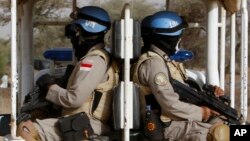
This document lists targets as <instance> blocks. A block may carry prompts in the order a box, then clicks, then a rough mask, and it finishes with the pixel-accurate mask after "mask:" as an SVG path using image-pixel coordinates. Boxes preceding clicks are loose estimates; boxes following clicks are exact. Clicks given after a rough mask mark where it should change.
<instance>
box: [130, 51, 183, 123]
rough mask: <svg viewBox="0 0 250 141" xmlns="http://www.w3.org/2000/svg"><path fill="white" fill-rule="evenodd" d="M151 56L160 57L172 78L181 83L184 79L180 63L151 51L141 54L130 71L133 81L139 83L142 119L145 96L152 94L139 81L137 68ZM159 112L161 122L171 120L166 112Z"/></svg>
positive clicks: (147, 87)
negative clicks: (167, 59)
mask: <svg viewBox="0 0 250 141" xmlns="http://www.w3.org/2000/svg"><path fill="white" fill-rule="evenodd" d="M151 58H160V59H161V60H162V62H163V63H165V64H166V67H168V69H169V72H170V75H171V77H172V78H174V79H176V80H179V81H180V82H182V83H184V80H185V79H186V75H185V69H184V67H183V65H182V64H180V63H177V62H173V61H166V59H164V58H163V57H161V56H160V55H158V54H157V53H154V52H152V51H149V52H147V53H144V54H142V55H141V57H140V58H139V60H138V61H137V63H136V64H135V66H134V67H133V70H132V71H133V72H134V73H133V81H134V82H135V83H137V84H138V85H139V93H140V104H141V105H140V107H141V116H142V117H143V119H145V107H146V100H145V96H146V95H150V94H152V91H151V89H150V88H149V86H147V85H144V84H141V82H140V81H139V77H138V69H139V67H140V65H141V64H142V63H143V62H145V61H146V60H149V59H151ZM161 112H162V113H161V121H162V122H168V121H170V120H171V119H170V118H169V117H168V116H167V114H166V113H164V112H163V111H161Z"/></svg>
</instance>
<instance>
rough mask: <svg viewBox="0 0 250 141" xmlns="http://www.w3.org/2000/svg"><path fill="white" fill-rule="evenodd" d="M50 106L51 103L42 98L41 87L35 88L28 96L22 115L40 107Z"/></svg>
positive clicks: (22, 108)
mask: <svg viewBox="0 0 250 141" xmlns="http://www.w3.org/2000/svg"><path fill="white" fill-rule="evenodd" d="M49 104H50V102H48V101H46V100H45V98H43V97H42V93H41V91H40V89H39V87H38V86H35V87H34V89H33V90H32V91H31V92H29V93H28V94H27V95H26V97H25V100H24V105H23V106H22V107H21V113H22V112H30V111H33V110H35V109H38V108H40V107H45V106H48V105H49Z"/></svg>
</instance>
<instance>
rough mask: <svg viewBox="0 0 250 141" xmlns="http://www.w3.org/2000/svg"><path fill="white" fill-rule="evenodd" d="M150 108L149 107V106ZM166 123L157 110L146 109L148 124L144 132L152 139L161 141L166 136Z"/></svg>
mask: <svg viewBox="0 0 250 141" xmlns="http://www.w3.org/2000/svg"><path fill="white" fill-rule="evenodd" d="M147 108H148V107H147ZM163 124H164V123H163V122H162V121H161V119H160V116H159V115H158V113H157V112H156V111H153V110H150V108H148V109H147V111H146V124H145V126H144V134H145V136H146V137H147V138H148V139H150V140H151V141H161V140H163V138H164V135H163V130H164V129H163V128H164V125H163Z"/></svg>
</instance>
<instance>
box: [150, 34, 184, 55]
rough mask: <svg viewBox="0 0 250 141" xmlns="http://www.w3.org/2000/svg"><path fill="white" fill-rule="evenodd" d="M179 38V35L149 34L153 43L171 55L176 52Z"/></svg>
mask: <svg viewBox="0 0 250 141" xmlns="http://www.w3.org/2000/svg"><path fill="white" fill-rule="evenodd" d="M179 39H180V36H166V35H155V34H154V35H153V36H151V42H152V44H153V45H155V46H156V47H158V48H159V49H161V50H162V51H164V52H165V53H166V54H168V55H172V54H174V53H175V52H176V45H177V43H178V41H179Z"/></svg>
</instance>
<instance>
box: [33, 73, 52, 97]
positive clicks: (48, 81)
mask: <svg viewBox="0 0 250 141" xmlns="http://www.w3.org/2000/svg"><path fill="white" fill-rule="evenodd" d="M53 84H55V79H54V78H53V77H52V76H50V75H49V74H45V75H42V76H41V77H40V78H38V80H37V81H36V85H37V86H38V87H39V88H40V90H41V91H42V93H45V94H47V92H48V90H49V87H50V86H51V85H53Z"/></svg>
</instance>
